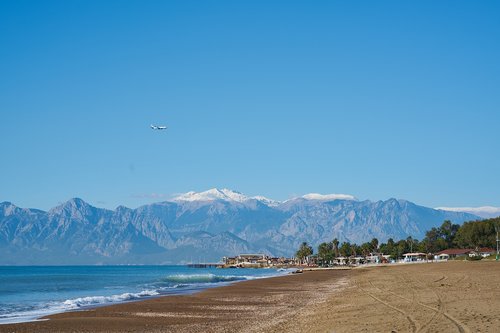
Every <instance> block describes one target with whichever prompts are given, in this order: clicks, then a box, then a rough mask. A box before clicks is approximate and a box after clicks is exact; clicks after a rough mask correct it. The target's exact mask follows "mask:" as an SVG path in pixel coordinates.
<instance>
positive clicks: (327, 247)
mask: <svg viewBox="0 0 500 333" xmlns="http://www.w3.org/2000/svg"><path fill="white" fill-rule="evenodd" d="M333 256H334V253H333V244H332V243H326V242H325V243H321V244H319V246H318V258H319V259H320V261H321V263H322V264H323V265H326V264H329V263H330V262H331V261H332V260H333Z"/></svg>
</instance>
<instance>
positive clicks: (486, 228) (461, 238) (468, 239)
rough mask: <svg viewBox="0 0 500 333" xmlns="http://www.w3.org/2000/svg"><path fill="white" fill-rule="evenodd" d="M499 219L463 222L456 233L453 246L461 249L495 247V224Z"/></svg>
mask: <svg viewBox="0 0 500 333" xmlns="http://www.w3.org/2000/svg"><path fill="white" fill-rule="evenodd" d="M498 221H500V218H497V219H489V220H484V221H474V222H465V223H464V224H463V225H462V226H461V227H460V228H459V229H458V231H457V233H456V236H455V244H456V245H458V246H459V247H462V248H476V247H495V246H496V245H495V243H496V232H495V223H496V222H498Z"/></svg>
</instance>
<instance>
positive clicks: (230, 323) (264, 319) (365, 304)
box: [0, 261, 500, 332]
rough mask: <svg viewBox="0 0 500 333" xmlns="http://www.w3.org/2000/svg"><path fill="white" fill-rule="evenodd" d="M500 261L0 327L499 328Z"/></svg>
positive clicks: (363, 272) (235, 291) (386, 272)
mask: <svg viewBox="0 0 500 333" xmlns="http://www.w3.org/2000/svg"><path fill="white" fill-rule="evenodd" d="M499 274H500V263H497V262H492V261H489V262H486V261H483V262H447V263H429V264H408V265H399V266H386V267H383V266H379V267H367V268H356V269H351V270H324V271H312V272H304V273H303V274H295V275H290V276H284V277H276V278H269V279H261V280H252V281H245V282H240V283H236V284H233V285H230V286H225V287H220V288H214V289H208V290H205V291H203V292H200V293H197V294H194V295H188V296H168V297H161V298H155V299H150V300H146V301H141V302H132V303H126V304H119V305H113V306H107V307H101V308H95V309H90V310H86V311H78V312H67V313H62V314H57V315H53V316H49V317H48V319H49V320H46V321H38V322H32V323H23V324H9V325H0V332H498V328H499V327H500V283H498V276H499Z"/></svg>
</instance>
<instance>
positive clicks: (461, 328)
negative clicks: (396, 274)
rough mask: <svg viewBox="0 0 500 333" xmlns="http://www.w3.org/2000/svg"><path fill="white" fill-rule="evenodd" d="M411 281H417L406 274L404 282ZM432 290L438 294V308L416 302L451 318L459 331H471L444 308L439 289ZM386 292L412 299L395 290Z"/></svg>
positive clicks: (466, 332)
mask: <svg viewBox="0 0 500 333" xmlns="http://www.w3.org/2000/svg"><path fill="white" fill-rule="evenodd" d="M446 278H447V277H446ZM460 280H463V278H462V279H460ZM410 281H411V284H413V285H415V281H413V280H412V279H411V277H409V276H408V275H406V274H405V278H404V282H405V283H406V284H409V283H410ZM417 284H418V282H417ZM421 286H422V284H421ZM423 287H424V288H426V286H425V285H423ZM431 291H432V292H433V293H434V295H435V296H436V298H437V300H438V308H435V307H432V306H430V305H427V304H424V303H422V302H420V301H416V303H417V304H418V305H420V306H422V307H424V308H427V309H429V310H432V311H434V312H435V313H436V314H441V315H443V316H444V317H445V318H447V319H448V320H450V321H451V322H452V323H453V324H454V325H455V326H456V327H457V329H458V331H459V332H460V333H470V330H469V328H468V327H467V326H466V325H465V324H463V323H462V322H461V321H459V320H458V319H456V318H455V317H453V316H452V315H451V314H449V313H448V312H446V311H445V310H444V303H443V301H442V299H441V296H440V295H439V294H438V293H437V291H435V290H434V289H432V288H431ZM385 292H388V293H391V294H393V295H394V296H397V297H400V298H402V299H406V300H407V301H411V300H410V299H408V298H406V297H404V296H401V295H398V294H396V293H395V292H393V291H391V290H385ZM431 319H432V320H434V317H433V318H431ZM432 320H431V321H429V322H428V323H426V324H425V325H424V326H427V325H429V324H430V323H431V322H432Z"/></svg>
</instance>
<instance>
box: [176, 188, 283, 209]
mask: <svg viewBox="0 0 500 333" xmlns="http://www.w3.org/2000/svg"><path fill="white" fill-rule="evenodd" d="M215 200H223V201H234V202H241V203H243V202H246V201H249V200H257V201H260V202H262V203H264V204H266V205H278V204H279V203H280V202H279V201H275V200H272V199H268V198H266V197H263V196H255V197H248V196H246V195H244V194H242V193H240V192H237V191H233V190H230V189H227V188H223V189H218V188H212V189H210V190H208V191H205V192H194V191H191V192H187V193H184V194H181V195H178V196H177V197H175V198H173V201H215Z"/></svg>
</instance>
